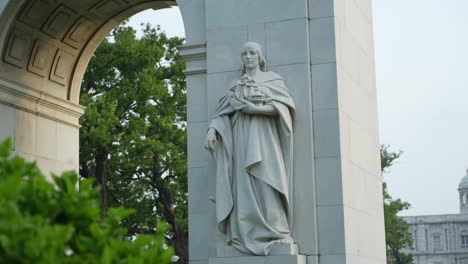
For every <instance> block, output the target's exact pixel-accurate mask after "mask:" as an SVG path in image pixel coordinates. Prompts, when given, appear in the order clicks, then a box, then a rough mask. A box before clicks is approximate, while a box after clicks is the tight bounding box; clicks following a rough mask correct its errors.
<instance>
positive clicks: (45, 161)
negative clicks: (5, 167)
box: [0, 79, 84, 177]
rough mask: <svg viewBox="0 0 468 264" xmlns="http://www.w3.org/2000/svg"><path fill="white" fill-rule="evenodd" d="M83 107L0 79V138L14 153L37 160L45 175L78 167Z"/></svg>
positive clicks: (58, 173) (48, 175)
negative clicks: (6, 142)
mask: <svg viewBox="0 0 468 264" xmlns="http://www.w3.org/2000/svg"><path fill="white" fill-rule="evenodd" d="M83 112H84V108H83V107H81V106H79V105H75V104H73V103H70V102H69V101H66V100H63V99H59V98H57V97H53V96H51V95H46V94H45V93H41V92H39V91H36V90H34V89H31V88H28V87H23V86H21V85H18V84H14V83H11V82H8V81H5V80H1V79H0V120H1V126H0V141H3V140H4V139H5V138H8V137H9V138H11V139H12V140H13V143H14V144H13V151H14V154H17V155H20V156H22V157H24V158H26V159H28V160H30V161H36V162H37V164H38V166H39V167H40V168H41V170H42V171H43V172H44V174H45V175H46V177H50V173H55V174H57V175H60V174H61V173H62V172H63V171H66V170H75V171H78V158H79V142H78V140H79V121H78V120H79V117H80V116H81V115H82V114H83Z"/></svg>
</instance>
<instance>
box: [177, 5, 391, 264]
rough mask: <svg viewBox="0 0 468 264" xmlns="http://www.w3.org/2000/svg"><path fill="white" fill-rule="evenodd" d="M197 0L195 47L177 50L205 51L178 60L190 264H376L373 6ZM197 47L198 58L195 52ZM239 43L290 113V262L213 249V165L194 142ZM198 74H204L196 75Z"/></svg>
mask: <svg viewBox="0 0 468 264" xmlns="http://www.w3.org/2000/svg"><path fill="white" fill-rule="evenodd" d="M181 2H183V1H181ZM188 2H189V1H187V3H188ZM201 2H202V1H194V2H192V3H198V4H194V5H196V6H197V7H198V8H203V10H204V11H203V16H204V18H205V24H204V25H203V27H205V29H204V32H205V35H204V39H201V38H200V41H199V42H195V41H190V40H188V41H187V43H188V44H187V46H188V47H189V48H188V50H192V53H194V54H197V52H196V51H195V50H196V49H199V50H201V49H206V54H207V55H206V59H204V58H203V59H202V58H201V57H200V56H198V55H190V54H191V52H190V51H187V49H186V51H183V53H185V54H186V55H185V56H186V58H188V59H189V62H188V66H187V67H188V72H189V73H193V74H190V75H189V76H188V79H187V81H188V83H187V84H188V107H189V108H188V113H189V116H188V119H189V120H188V123H189V124H188V129H189V136H188V138H189V142H188V148H189V204H190V205H189V210H190V213H189V224H190V226H189V229H190V261H191V263H192V264H206V263H212V264H215V263H216V264H217V263H307V264H312V263H320V264H344V263H356V264H366V263H369V264H376V263H377V264H384V263H386V258H385V239H384V222H383V208H382V181H381V178H380V159H379V141H378V124H377V105H376V101H377V100H376V91H375V73H374V53H373V35H372V14H371V1H370V0H363V1H354V0H334V1H331V0H330V1H324V0H290V1H284V0H240V1H233V0H206V1H204V2H203V3H201ZM179 5H180V3H179ZM186 10H188V9H186ZM182 14H183V15H184V11H183V10H182ZM184 20H185V18H184ZM186 26H187V25H186ZM201 31H203V30H201ZM203 41H204V42H206V48H205V47H204V46H203V47H202V46H196V45H195V46H194V44H199V43H201V42H203ZM246 41H256V42H258V43H260V44H261V45H263V46H264V48H265V54H266V59H267V62H268V63H269V64H268V65H267V67H268V70H271V71H274V72H277V73H279V74H281V75H282V76H283V77H284V78H285V80H286V83H287V86H288V87H289V89H290V93H291V95H292V96H293V98H294V100H295V103H296V107H297V119H296V128H295V144H294V148H295V151H294V157H295V160H294V192H295V195H294V197H293V207H294V216H293V221H294V223H293V236H294V239H295V240H296V241H297V243H298V254H297V255H295V256H291V255H289V256H287V255H278V256H268V257H254V256H252V257H249V256H243V257H231V258H223V257H221V256H220V254H219V252H217V251H216V243H218V244H219V243H222V236H220V234H217V233H216V230H215V220H214V217H215V212H214V204H213V203H212V202H210V199H209V197H210V196H213V195H214V191H215V189H214V188H215V187H214V181H215V178H214V177H215V176H214V175H215V163H214V161H213V159H212V157H210V156H209V155H208V152H206V151H205V150H204V149H203V148H202V144H203V140H204V138H205V133H206V129H207V125H208V120H209V119H210V118H211V117H212V115H213V113H214V110H215V107H216V105H217V103H218V99H219V98H220V97H221V96H222V95H224V93H225V91H226V89H227V88H228V86H229V84H230V82H231V81H232V80H235V79H237V78H238V77H239V76H240V69H241V67H242V61H241V59H240V56H239V53H240V49H241V46H242V44H243V43H244V42H246ZM197 56H198V57H197ZM203 63H206V64H203ZM196 65H198V66H196ZM200 65H203V66H204V67H206V70H204V71H197V70H196V69H197V67H199V66H200Z"/></svg>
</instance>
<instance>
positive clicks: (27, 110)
mask: <svg viewBox="0 0 468 264" xmlns="http://www.w3.org/2000/svg"><path fill="white" fill-rule="evenodd" d="M179 2H180V5H181V6H182V7H183V6H184V5H190V8H193V7H194V6H196V3H194V2H200V1H179ZM186 2H187V3H186ZM175 5H177V3H176V1H175V0H173V1H162V0H150V1H148V0H83V1H74V0H21V1H6V2H5V4H4V5H3V6H2V7H0V8H2V10H1V9H0V14H1V16H0V26H1V28H2V31H1V33H0V50H1V51H2V53H1V58H2V59H1V60H0V94H1V97H0V107H2V108H3V109H2V111H1V112H0V118H1V120H2V123H3V125H2V129H0V131H1V132H0V138H5V137H12V138H13V139H14V150H15V153H17V154H20V155H22V156H25V157H26V158H29V159H33V160H37V162H38V165H39V166H40V167H41V168H42V169H43V170H44V171H46V172H55V173H58V172H60V171H63V170H67V169H77V168H78V133H79V132H78V130H79V122H78V120H79V117H80V116H81V114H82V113H83V112H84V108H83V107H81V106H80V105H79V104H78V103H79V91H80V86H81V80H82V78H83V74H84V72H85V70H86V67H87V64H88V62H89V60H90V58H91V56H92V55H93V53H94V51H95V49H96V48H97V46H98V45H99V44H100V43H101V41H102V40H103V39H104V38H105V37H106V36H107V35H108V33H109V32H110V31H111V30H112V29H113V28H114V27H115V26H116V25H118V24H119V23H121V22H122V21H123V20H125V19H127V18H128V17H130V16H132V15H134V14H136V13H138V12H140V11H143V10H146V9H162V8H168V7H171V6H175ZM181 10H184V8H181ZM186 13H188V14H185V15H184V19H187V20H188V21H190V22H189V23H187V24H188V25H194V26H195V23H194V21H193V18H194V15H195V14H192V13H193V12H191V11H187V12H186ZM199 17H200V14H196V17H195V19H199ZM187 32H189V34H187V42H188V43H190V41H191V40H194V41H198V40H200V36H199V35H200V32H196V30H191V29H190V26H189V27H188V28H187ZM202 36H203V34H202ZM185 49H186V50H190V49H191V48H190V45H187V46H186V48H185Z"/></svg>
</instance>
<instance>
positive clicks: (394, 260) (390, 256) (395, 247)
mask: <svg viewBox="0 0 468 264" xmlns="http://www.w3.org/2000/svg"><path fill="white" fill-rule="evenodd" d="M401 154H402V152H401V151H400V152H392V151H390V150H389V148H388V146H386V145H383V146H382V147H381V148H380V157H381V169H382V173H385V172H388V169H389V168H390V167H391V166H392V165H393V164H394V162H395V161H396V160H397V159H398V158H399V157H400V156H401ZM383 196H384V215H385V240H386V245H387V263H389V264H411V263H413V258H412V256H411V255H410V254H407V253H403V252H401V250H402V249H404V248H409V247H411V246H412V244H413V239H412V237H411V234H410V233H409V231H408V228H409V225H408V223H406V222H405V221H404V220H403V219H401V218H400V217H398V213H400V212H401V211H403V210H406V209H408V208H409V207H410V204H409V203H407V202H404V201H402V200H401V199H394V198H392V197H391V196H390V194H389V193H388V189H387V185H386V184H385V183H384V184H383Z"/></svg>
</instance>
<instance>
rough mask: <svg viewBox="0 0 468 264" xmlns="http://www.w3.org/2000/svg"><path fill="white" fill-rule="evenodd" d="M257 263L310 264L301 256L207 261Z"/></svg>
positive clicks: (211, 262)
mask: <svg viewBox="0 0 468 264" xmlns="http://www.w3.org/2000/svg"><path fill="white" fill-rule="evenodd" d="M259 263H261V264H311V263H307V257H306V256H302V255H295V256H267V257H252V256H251V257H233V258H210V259H209V260H208V264H259ZM314 264H315V263H314Z"/></svg>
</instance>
